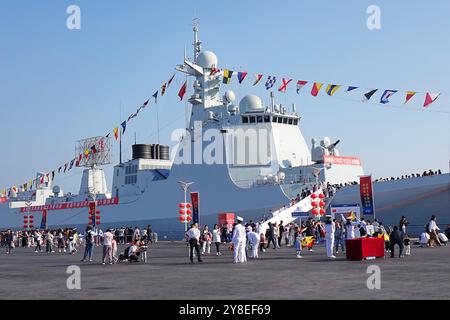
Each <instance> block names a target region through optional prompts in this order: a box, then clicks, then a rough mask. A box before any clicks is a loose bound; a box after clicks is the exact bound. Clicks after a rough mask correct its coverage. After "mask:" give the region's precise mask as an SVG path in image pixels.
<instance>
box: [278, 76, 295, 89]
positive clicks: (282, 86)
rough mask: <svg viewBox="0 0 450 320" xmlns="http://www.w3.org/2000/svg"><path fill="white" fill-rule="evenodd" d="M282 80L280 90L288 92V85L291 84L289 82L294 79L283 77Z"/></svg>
mask: <svg viewBox="0 0 450 320" xmlns="http://www.w3.org/2000/svg"><path fill="white" fill-rule="evenodd" d="M281 81H282V82H283V84H282V85H281V86H280V87H279V88H278V91H280V92H286V87H287V85H288V84H289V82H291V81H292V79H288V80H286V79H285V78H283V79H281Z"/></svg>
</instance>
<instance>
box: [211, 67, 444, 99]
mask: <svg viewBox="0 0 450 320" xmlns="http://www.w3.org/2000/svg"><path fill="white" fill-rule="evenodd" d="M218 72H221V73H222V74H223V80H222V83H224V84H231V82H232V78H233V76H234V75H235V76H236V78H237V81H238V83H239V84H242V83H243V82H244V80H245V79H246V78H247V76H248V72H243V71H235V70H230V69H223V70H220V69H217V68H213V70H212V71H211V74H215V73H218ZM252 81H253V82H252V86H258V85H260V84H262V83H264V87H265V89H266V90H271V89H272V90H274V89H277V90H278V91H279V92H282V93H285V92H286V91H287V90H288V86H289V85H291V86H290V88H291V87H293V86H295V87H294V89H295V90H296V92H297V94H300V93H301V92H302V91H305V90H306V88H305V87H306V86H308V85H310V94H311V95H312V96H313V97H317V96H318V95H319V93H320V91H321V89H322V88H323V87H324V86H325V89H324V91H325V93H326V95H328V96H330V97H332V96H333V95H334V94H335V93H336V92H337V91H338V90H341V91H345V92H352V91H355V90H358V89H359V90H364V89H365V91H364V93H363V94H362V99H361V101H362V102H368V101H370V100H371V99H372V97H373V96H374V95H375V94H376V93H377V92H382V94H381V96H380V100H379V101H378V103H380V104H384V105H386V104H389V103H390V100H389V99H390V98H391V97H392V96H393V95H394V94H400V93H402V94H404V97H405V100H404V104H407V103H408V102H410V100H411V99H412V98H413V97H414V96H416V95H417V94H420V95H423V104H422V107H423V108H427V107H428V106H429V105H430V104H432V103H433V102H435V101H436V100H437V99H438V97H439V96H440V95H441V93H439V92H431V91H427V92H419V91H412V90H409V91H404V90H396V89H384V90H379V89H377V88H370V89H368V88H363V87H360V86H351V85H341V84H333V83H324V82H317V81H309V80H294V79H293V78H287V77H277V76H273V75H266V76H265V75H264V74H262V73H257V74H253V80H252ZM372 100H373V99H372Z"/></svg>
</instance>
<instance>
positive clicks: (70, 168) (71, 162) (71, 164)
mask: <svg viewBox="0 0 450 320" xmlns="http://www.w3.org/2000/svg"><path fill="white" fill-rule="evenodd" d="M74 163H75V159H73V160H72V161H70V166H69V171H70V170H72V168H73V165H74Z"/></svg>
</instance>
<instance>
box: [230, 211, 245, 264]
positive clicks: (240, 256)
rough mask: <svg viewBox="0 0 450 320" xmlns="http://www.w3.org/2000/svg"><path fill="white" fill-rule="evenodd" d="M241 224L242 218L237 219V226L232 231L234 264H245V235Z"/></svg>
mask: <svg viewBox="0 0 450 320" xmlns="http://www.w3.org/2000/svg"><path fill="white" fill-rule="evenodd" d="M243 222H244V219H243V218H241V217H237V224H236V226H235V227H234V229H233V246H234V263H244V262H247V255H246V252H245V244H246V241H247V234H246V232H245V227H244V226H243Z"/></svg>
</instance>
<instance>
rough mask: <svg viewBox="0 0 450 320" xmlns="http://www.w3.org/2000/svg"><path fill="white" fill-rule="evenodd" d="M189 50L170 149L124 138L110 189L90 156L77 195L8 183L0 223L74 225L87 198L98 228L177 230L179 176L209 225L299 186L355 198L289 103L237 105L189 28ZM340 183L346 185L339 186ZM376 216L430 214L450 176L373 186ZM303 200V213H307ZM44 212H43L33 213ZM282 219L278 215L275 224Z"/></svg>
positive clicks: (287, 197)
mask: <svg viewBox="0 0 450 320" xmlns="http://www.w3.org/2000/svg"><path fill="white" fill-rule="evenodd" d="M193 31H194V42H193V46H194V54H193V57H192V58H188V57H186V53H185V58H184V61H183V63H182V64H181V65H178V66H176V70H177V71H178V72H180V73H182V74H183V75H185V76H186V78H189V79H192V80H191V81H189V83H191V84H192V87H193V94H192V95H191V96H190V97H189V99H188V101H189V104H190V115H189V121H188V123H189V124H188V125H187V126H186V128H185V129H183V131H182V134H181V135H180V141H179V144H178V145H177V146H175V148H173V150H172V153H171V154H170V150H169V147H168V146H164V145H158V144H148V145H138V144H136V145H133V150H132V155H133V156H132V159H131V160H129V161H125V162H122V161H120V163H119V164H117V165H115V166H114V168H113V181H112V186H111V187H109V186H108V184H107V181H106V178H105V173H104V170H103V169H102V167H101V166H99V165H97V164H96V163H90V164H89V165H88V166H87V167H86V168H85V169H84V171H83V174H82V179H81V185H80V189H79V192H78V194H71V193H65V192H64V191H63V190H62V189H61V188H60V187H59V186H54V185H53V183H52V182H53V181H52V179H51V177H49V176H48V175H44V174H43V173H38V174H37V181H38V185H37V188H36V189H35V190H31V191H30V190H28V191H25V190H17V192H11V194H9V195H8V197H3V198H0V228H22V226H23V223H24V216H28V218H30V216H31V219H34V221H35V222H34V224H35V226H34V227H35V228H36V227H39V226H40V224H41V223H40V222H41V221H42V222H43V221H44V220H45V226H48V227H64V226H82V225H86V224H87V222H88V209H87V207H88V206H89V202H92V201H93V200H95V201H96V202H97V205H98V207H97V209H98V210H99V211H100V213H101V225H102V226H103V225H104V226H144V225H147V224H152V225H153V227H154V228H155V229H157V230H159V231H160V232H163V233H164V232H165V233H166V234H170V233H171V232H177V231H181V230H182V229H183V228H182V225H181V224H180V223H179V222H178V218H179V214H178V210H179V207H178V206H179V203H180V202H183V201H184V199H183V195H182V192H181V190H180V183H182V182H193V183H194V184H193V185H192V186H191V188H190V191H197V192H199V195H200V201H199V211H200V216H201V223H205V224H207V223H208V224H211V223H216V222H217V215H218V214H219V213H227V212H232V213H235V214H238V215H241V216H243V217H244V218H246V219H255V220H260V219H261V218H262V217H264V216H266V217H267V216H269V217H270V214H271V213H273V212H277V211H276V210H277V209H279V208H281V207H283V206H286V205H289V203H290V202H291V200H292V199H294V198H296V197H297V195H299V194H300V193H301V192H302V190H305V189H309V190H313V189H315V188H316V189H317V188H320V187H321V186H323V185H324V184H328V185H342V186H343V187H342V188H339V190H337V191H336V192H335V193H334V194H333V196H332V197H330V198H328V199H326V202H327V210H328V211H329V210H330V209H329V207H330V205H343V204H349V203H355V204H356V203H359V202H360V193H359V186H358V185H351V184H347V183H349V182H353V181H358V180H359V177H360V176H362V175H364V170H363V164H362V160H361V159H360V158H359V157H357V156H349V155H345V156H342V155H340V154H339V150H338V149H337V148H336V146H337V142H335V143H332V141H331V140H330V139H329V138H324V139H323V140H321V141H316V140H313V141H312V145H311V146H310V147H308V145H307V143H306V141H305V139H304V137H303V136H302V133H301V131H300V128H301V117H300V115H299V114H298V113H297V112H296V109H295V106H294V105H293V106H292V107H286V106H283V105H281V104H278V103H276V101H275V97H274V95H273V94H271V96H270V103H269V105H263V103H262V100H261V98H260V97H258V96H255V95H246V96H244V97H243V98H242V99H241V100H240V101H239V102H236V101H235V100H236V97H235V94H234V92H233V91H231V90H221V89H222V87H223V86H222V84H223V82H224V81H223V74H222V73H221V72H216V71H217V70H218V68H219V64H218V58H217V56H216V55H215V54H214V53H213V52H211V51H207V50H205V51H203V50H202V43H201V41H200V40H199V38H198V26H195V27H194V29H193ZM346 184H347V185H346ZM373 191H374V195H375V197H374V198H375V208H376V212H377V217H379V218H380V219H382V220H385V221H387V222H388V223H390V222H391V221H392V223H395V222H396V221H398V219H399V218H400V216H401V215H407V216H408V217H409V218H410V220H414V221H415V223H417V224H422V223H425V222H426V220H427V219H428V217H429V215H430V214H432V213H433V214H436V215H437V216H439V215H440V214H444V213H446V214H447V216H448V211H449V209H448V208H449V204H450V176H449V174H441V175H435V176H429V177H416V178H413V179H406V180H394V181H385V182H376V183H374V184H373ZM310 209H311V207H310V202H309V203H308V204H306V205H304V206H303V211H307V210H310ZM44 215H45V218H44V219H43V216H44ZM285 222H287V221H285Z"/></svg>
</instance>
